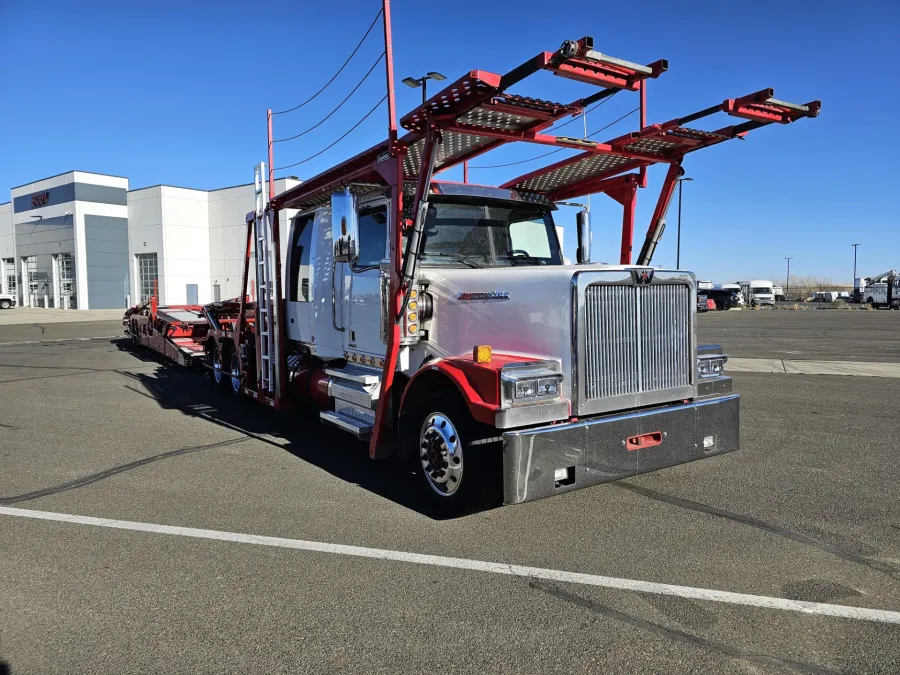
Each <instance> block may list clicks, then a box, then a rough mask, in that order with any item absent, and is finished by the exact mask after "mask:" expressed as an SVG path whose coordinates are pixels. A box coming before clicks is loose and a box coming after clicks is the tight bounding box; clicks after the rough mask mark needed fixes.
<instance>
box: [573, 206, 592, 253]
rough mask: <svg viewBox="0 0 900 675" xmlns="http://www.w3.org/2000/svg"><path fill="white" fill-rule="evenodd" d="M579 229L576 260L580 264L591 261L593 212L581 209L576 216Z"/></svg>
mask: <svg viewBox="0 0 900 675" xmlns="http://www.w3.org/2000/svg"><path fill="white" fill-rule="evenodd" d="M575 223H576V225H577V229H578V251H577V252H576V255H575V260H576V261H577V262H578V264H579V265H582V264H584V263H589V262H591V214H590V213H588V212H587V211H586V210H585V209H581V210H580V211H579V212H578V214H577V215H576V216H575Z"/></svg>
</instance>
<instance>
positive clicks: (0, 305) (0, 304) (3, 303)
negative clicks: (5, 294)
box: [0, 300, 12, 309]
mask: <svg viewBox="0 0 900 675" xmlns="http://www.w3.org/2000/svg"><path fill="white" fill-rule="evenodd" d="M10 307H12V303H11V302H10V301H9V300H0V309H9V308H10Z"/></svg>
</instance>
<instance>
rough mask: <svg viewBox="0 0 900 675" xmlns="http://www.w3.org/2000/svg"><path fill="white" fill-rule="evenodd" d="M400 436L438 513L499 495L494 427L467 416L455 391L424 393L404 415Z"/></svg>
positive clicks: (483, 503) (475, 506)
mask: <svg viewBox="0 0 900 675" xmlns="http://www.w3.org/2000/svg"><path fill="white" fill-rule="evenodd" d="M407 420H408V426H407V431H406V434H407V435H406V441H407V442H408V443H409V444H410V445H411V446H412V447H411V448H409V449H410V451H411V452H410V454H411V455H412V461H413V463H414V464H413V465H414V468H415V471H416V474H417V476H418V480H419V488H420V492H421V493H422V495H423V497H424V499H425V500H426V501H427V502H428V503H429V504H430V505H431V507H432V508H433V509H434V510H435V511H436V512H437V514H438V515H439V516H444V517H447V516H450V517H452V516H458V515H462V514H465V513H472V512H475V511H481V510H485V509H489V508H492V507H494V506H497V505H499V504H500V502H501V500H502V497H503V471H502V469H503V456H502V449H501V444H500V442H487V443H485V442H484V441H485V440H487V439H491V438H492V437H494V436H497V435H498V434H497V431H496V430H495V429H493V428H491V427H489V426H487V425H484V424H479V423H478V422H476V421H475V420H474V419H472V416H471V414H470V413H469V410H468V408H467V407H466V405H465V404H464V403H463V401H462V400H460V398H459V396H458V395H457V394H456V392H451V391H448V390H443V391H436V392H433V393H430V394H427V395H425V396H424V397H423V398H422V400H421V401H420V402H418V403H417V404H416V406H415V408H414V409H413V410H411V411H410V414H409V415H408V416H407Z"/></svg>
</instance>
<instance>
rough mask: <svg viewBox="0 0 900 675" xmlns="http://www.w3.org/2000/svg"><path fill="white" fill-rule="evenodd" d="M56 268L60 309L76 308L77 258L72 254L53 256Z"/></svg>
mask: <svg viewBox="0 0 900 675" xmlns="http://www.w3.org/2000/svg"><path fill="white" fill-rule="evenodd" d="M53 257H54V261H53V264H54V265H55V266H56V270H55V272H56V284H57V286H56V295H57V298H58V301H59V303H60V307H74V306H75V258H74V256H73V255H72V254H71V253H58V254H57V255H55V256H53Z"/></svg>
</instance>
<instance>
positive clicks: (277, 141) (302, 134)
mask: <svg viewBox="0 0 900 675" xmlns="http://www.w3.org/2000/svg"><path fill="white" fill-rule="evenodd" d="M383 58H384V52H381V55H380V56H379V57H378V58H377V59H376V60H375V63H373V64H372V67H371V68H369V72H368V73H366V74H365V75H363V78H362V79H361V80H360V81H359V82H358V83H357V85H356V86H355V87H353V90H352V91H351V92H350V93H349V94H347V97H346V98H345V99H344V100H343V101H341V102H340V103H338V105H337V107H336V108H335V109H334V110H332V111H331V112H330V113H328V114H327V115H325V117H323V118H322V119H321V120H319V121H318V122H316V123H315V124H314V125H313V126H311V127H310V128H309V129H307V130H306V131H301V132H300V133H299V134H297V135H296V136H288V137H287V138H278V139H276V140H274V141H272V142H273V143H284V142H285V141H293V140H294V139H297V138H300V137H301V136H305V135H306V134H308V133H309V132H310V131H312V130H313V129H317V128H318V127H320V126H321V125H322V123H323V122H325V121H326V120H328V118H329V117H331V116H332V115H334V113H336V112H337V111H338V110H340V109H341V107H342V106H343V105H344V104H345V103H346V102H347V101H348V100H350V97H351V96H353V94H355V93H356V90H357V89H359V88H360V87H361V86H362V85H363V82H365V81H366V80H367V79H368V77H369V75H371V74H372V71H373V70H375V66H377V65H378V64H379V63H381V59H383Z"/></svg>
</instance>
